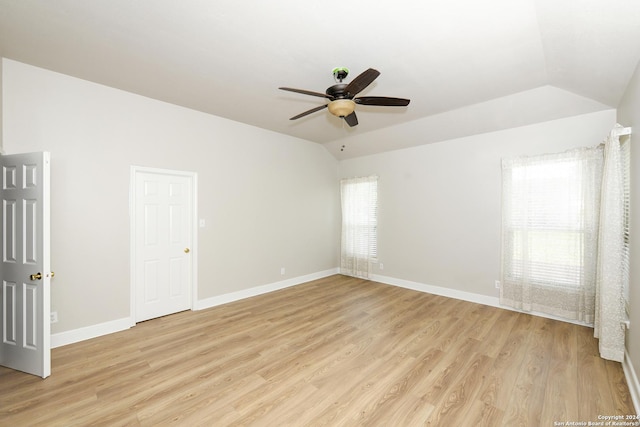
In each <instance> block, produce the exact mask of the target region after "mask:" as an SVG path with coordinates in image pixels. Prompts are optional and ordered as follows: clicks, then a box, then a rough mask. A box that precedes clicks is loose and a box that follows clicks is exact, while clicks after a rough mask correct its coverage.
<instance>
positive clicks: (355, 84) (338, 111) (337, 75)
mask: <svg viewBox="0 0 640 427" xmlns="http://www.w3.org/2000/svg"><path fill="white" fill-rule="evenodd" d="M348 74H349V70H348V69H347V68H344V67H339V68H334V69H333V77H334V79H335V80H336V82H338V83H337V84H335V85H333V86H330V87H329V88H327V90H326V91H325V93H321V92H313V91H310V90H304V89H295V88H291V87H280V88H278V89H281V90H286V91H289V92H296V93H301V94H303V95H311V96H317V97H320V98H326V99H328V100H329V103H328V104H323V105H320V106H318V107H314V108H312V109H310V110H307V111H305V112H303V113H300V114H298V115H296V116H293V117H291V118H290V119H289V120H297V119H299V118H301V117H305V116H308V115H309V114H312V113H315V112H316V111H320V110H324V109H325V108H328V110H329V112H330V113H331V114H333V115H334V116H336V117H340V118H342V119H344V121H345V122H347V124H348V125H349V126H351V127H353V126H356V125H357V124H358V117H357V116H356V112H355V109H356V104H360V105H378V106H383V107H406V106H407V105H409V102H410V100H409V99H404V98H389V97H387V96H361V97H358V98H356V95H357V94H359V93H360V92H362V91H363V90H364V89H366V88H367V86H369V85H370V84H371V83H373V81H374V80H375V79H376V78H378V76H379V75H380V71H378V70H374V69H373V68H369V69H368V70H366V71H364V72H362V73H361V74H359V75H358V76H357V77H356V78H354V79H353V80H352V81H351V83H349V84H346V83H342V81H343V80H344V79H345V78H346V77H347V75H348Z"/></svg>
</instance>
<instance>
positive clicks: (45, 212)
mask: <svg viewBox="0 0 640 427" xmlns="http://www.w3.org/2000/svg"><path fill="white" fill-rule="evenodd" d="M0 164H1V166H2V188H1V192H2V229H1V230H0V232H1V233H2V238H1V239H0V241H2V292H1V295H0V298H1V301H0V308H1V309H2V316H0V328H1V331H0V334H1V338H2V342H1V343H0V364H1V365H3V366H6V367H9V368H12V369H17V370H20V371H24V372H27V373H30V374H33V375H38V376H40V377H42V378H46V377H48V376H49V375H50V374H51V324H50V314H49V313H50V310H51V307H50V288H49V287H50V282H51V276H52V274H51V273H50V271H51V270H50V265H49V153H47V152H43V153H29V154H15V155H9V156H0Z"/></svg>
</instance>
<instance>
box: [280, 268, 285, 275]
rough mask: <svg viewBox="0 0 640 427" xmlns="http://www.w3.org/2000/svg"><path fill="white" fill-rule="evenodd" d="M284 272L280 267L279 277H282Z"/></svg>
mask: <svg viewBox="0 0 640 427" xmlns="http://www.w3.org/2000/svg"><path fill="white" fill-rule="evenodd" d="M284 271H285V270H284V267H281V268H280V275H281V276H284Z"/></svg>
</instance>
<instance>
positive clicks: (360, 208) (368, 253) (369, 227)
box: [340, 176, 378, 277]
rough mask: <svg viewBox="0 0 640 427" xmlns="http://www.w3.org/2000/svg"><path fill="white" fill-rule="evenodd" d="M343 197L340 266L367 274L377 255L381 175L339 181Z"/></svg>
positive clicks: (345, 272)
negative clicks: (379, 176)
mask: <svg viewBox="0 0 640 427" xmlns="http://www.w3.org/2000/svg"><path fill="white" fill-rule="evenodd" d="M340 193H341V198H342V245H341V249H342V250H341V270H342V272H343V274H349V275H354V276H359V277H368V274H369V263H370V262H371V261H372V260H374V259H376V258H377V256H378V236H377V234H378V177H377V176H369V177H364V178H349V179H343V180H342V181H340Z"/></svg>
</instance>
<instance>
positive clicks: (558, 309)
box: [501, 148, 603, 322]
mask: <svg viewBox="0 0 640 427" xmlns="http://www.w3.org/2000/svg"><path fill="white" fill-rule="evenodd" d="M602 156H603V151H602V148H593V149H582V150H572V151H569V152H566V153H560V154H549V155H543V156H536V157H527V158H517V159H510V160H504V161H503V260H502V268H503V271H502V275H503V277H502V282H503V284H502V289H501V302H503V303H505V304H507V305H511V306H513V307H515V308H519V309H524V310H529V311H531V310H533V311H540V312H545V313H549V314H553V315H557V316H562V317H567V318H572V319H576V320H584V321H587V322H590V321H592V318H593V305H594V299H595V283H596V263H597V242H598V219H599V197H600V188H601V182H602Z"/></svg>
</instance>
